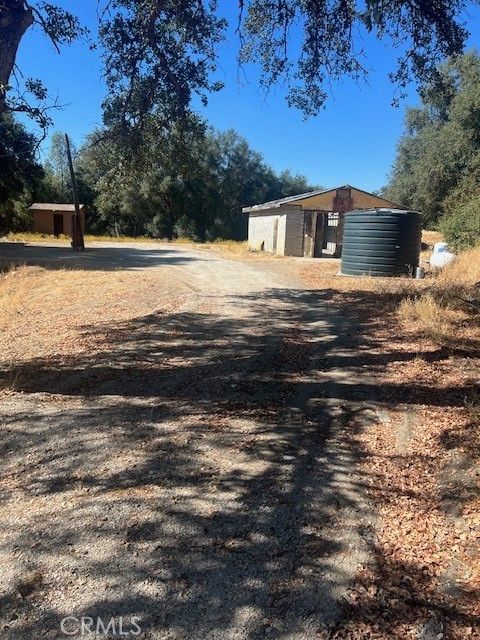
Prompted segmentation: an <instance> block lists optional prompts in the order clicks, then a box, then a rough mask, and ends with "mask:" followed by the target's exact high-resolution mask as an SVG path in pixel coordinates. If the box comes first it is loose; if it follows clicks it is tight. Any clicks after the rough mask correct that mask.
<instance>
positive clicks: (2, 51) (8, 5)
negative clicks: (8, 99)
mask: <svg viewBox="0 0 480 640" xmlns="http://www.w3.org/2000/svg"><path fill="white" fill-rule="evenodd" d="M32 24H33V13H32V10H31V9H30V8H26V7H25V3H24V1H23V0H4V2H3V3H2V4H1V5H0V113H2V112H3V111H4V110H5V93H6V89H5V87H6V86H8V83H9V81H10V77H11V75H12V71H13V67H14V65H15V58H16V56H17V50H18V45H19V44H20V41H21V39H22V37H23V34H24V33H25V31H26V30H27V29H28V28H29V27H30V26H31V25H32Z"/></svg>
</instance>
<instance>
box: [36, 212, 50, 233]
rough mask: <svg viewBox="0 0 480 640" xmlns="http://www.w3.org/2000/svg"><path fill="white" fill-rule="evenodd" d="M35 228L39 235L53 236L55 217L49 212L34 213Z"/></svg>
mask: <svg viewBox="0 0 480 640" xmlns="http://www.w3.org/2000/svg"><path fill="white" fill-rule="evenodd" d="M33 228H34V230H35V231H37V232H38V233H44V234H46V235H52V234H53V216H52V214H51V213H50V212H49V211H34V212H33Z"/></svg>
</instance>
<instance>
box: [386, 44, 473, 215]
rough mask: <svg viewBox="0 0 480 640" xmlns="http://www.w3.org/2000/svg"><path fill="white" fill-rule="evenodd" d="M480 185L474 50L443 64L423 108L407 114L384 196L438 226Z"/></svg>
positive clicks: (423, 103) (427, 90)
mask: <svg viewBox="0 0 480 640" xmlns="http://www.w3.org/2000/svg"><path fill="white" fill-rule="evenodd" d="M479 184H480V58H479V56H478V54H477V53H476V52H473V51H472V52H470V53H468V54H466V55H464V56H462V57H458V58H455V59H453V60H452V61H450V62H449V63H447V64H445V65H443V66H442V67H441V68H440V69H439V79H438V81H437V82H436V83H434V84H432V85H430V86H429V87H427V88H426V89H425V90H424V91H423V93H422V106H421V107H419V108H413V109H412V108H411V109H408V110H407V115H406V132H405V134H404V136H403V137H402V138H401V140H400V142H399V145H398V148H397V155H396V159H395V162H394V166H393V170H392V175H391V179H390V184H389V185H388V187H387V188H386V189H385V191H384V193H385V194H386V195H387V197H389V198H391V199H392V200H394V201H395V202H398V203H399V204H402V205H404V206H406V207H410V208H413V209H417V210H418V211H421V212H422V213H423V215H424V223H425V225H426V226H427V227H433V226H435V225H436V224H437V223H438V221H439V219H440V217H441V216H442V215H444V214H447V215H448V211H449V209H451V208H452V204H453V203H458V201H459V200H463V199H465V197H467V198H468V197H470V196H471V195H475V194H477V193H479ZM452 201H453V203H452ZM449 203H450V204H449Z"/></svg>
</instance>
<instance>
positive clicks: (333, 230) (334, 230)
mask: <svg viewBox="0 0 480 640" xmlns="http://www.w3.org/2000/svg"><path fill="white" fill-rule="evenodd" d="M339 220H340V214H339V213H337V212H335V211H329V212H328V213H327V215H326V226H325V235H324V241H323V248H324V249H325V250H326V253H327V254H329V255H330V254H331V255H332V256H333V255H334V254H335V252H336V250H337V240H338V224H339Z"/></svg>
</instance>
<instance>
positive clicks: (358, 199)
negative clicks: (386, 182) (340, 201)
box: [295, 188, 396, 211]
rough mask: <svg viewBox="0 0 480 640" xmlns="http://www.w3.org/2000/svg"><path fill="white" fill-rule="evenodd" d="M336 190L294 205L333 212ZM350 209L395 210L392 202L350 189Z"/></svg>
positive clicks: (298, 201) (299, 201) (297, 201)
mask: <svg viewBox="0 0 480 640" xmlns="http://www.w3.org/2000/svg"><path fill="white" fill-rule="evenodd" d="M336 193H337V191H336V189H334V190H333V191H327V192H326V193H321V194H320V195H318V196H312V197H311V198H305V199H304V200H296V201H295V204H300V205H301V206H302V207H303V208H305V209H323V210H327V211H333V201H334V199H335V196H336ZM351 196H352V201H353V202H352V209H375V208H376V207H391V208H396V205H395V203H394V202H391V201H390V200H385V198H380V197H379V196H373V195H371V194H370V193H366V192H364V191H359V190H358V189H354V188H352V190H351Z"/></svg>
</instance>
